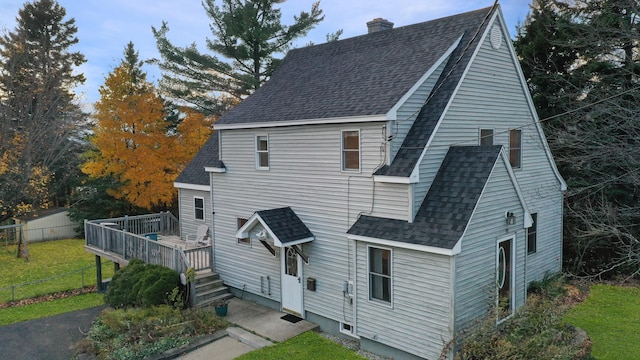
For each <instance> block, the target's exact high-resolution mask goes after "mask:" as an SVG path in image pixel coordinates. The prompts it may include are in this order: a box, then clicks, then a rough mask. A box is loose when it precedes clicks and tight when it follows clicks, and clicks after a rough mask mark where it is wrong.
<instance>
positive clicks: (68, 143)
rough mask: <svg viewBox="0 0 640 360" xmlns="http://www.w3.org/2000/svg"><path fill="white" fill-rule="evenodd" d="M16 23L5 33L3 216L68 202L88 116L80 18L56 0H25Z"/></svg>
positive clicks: (1, 49)
mask: <svg viewBox="0 0 640 360" xmlns="http://www.w3.org/2000/svg"><path fill="white" fill-rule="evenodd" d="M16 20H17V26H16V28H15V29H14V30H12V31H9V32H7V33H6V34H5V35H3V36H2V37H0V221H1V220H2V219H4V218H7V217H10V216H14V215H19V214H21V213H25V212H30V211H33V210H35V209H38V208H46V207H48V206H51V205H64V204H65V202H66V200H67V196H68V195H69V192H70V186H69V184H70V183H72V180H71V179H73V178H75V175H77V167H76V166H75V164H77V163H78V150H79V148H80V146H79V143H78V142H77V139H78V138H79V137H78V136H79V135H78V132H79V131H80V130H81V128H82V126H81V124H82V121H83V120H84V114H83V113H82V112H81V111H80V108H79V106H78V105H77V104H76V102H75V100H76V99H75V94H74V93H73V88H74V87H75V86H76V85H78V84H81V83H83V82H84V76H83V75H82V74H74V70H75V68H76V67H78V66H79V65H81V64H82V63H83V62H84V61H85V59H84V56H83V55H82V54H81V53H79V52H74V51H71V47H72V46H73V45H74V44H76V43H77V42H78V39H77V38H76V35H75V34H76V32H77V28H76V26H75V20H74V19H73V18H72V19H66V11H65V9H64V8H63V7H61V6H60V5H59V4H58V3H57V2H56V1H53V0H37V1H34V2H30V3H29V2H28V3H25V5H24V7H23V8H22V9H21V10H20V11H19V13H18V16H17V18H16Z"/></svg>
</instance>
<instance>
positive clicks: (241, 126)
mask: <svg viewBox="0 0 640 360" xmlns="http://www.w3.org/2000/svg"><path fill="white" fill-rule="evenodd" d="M387 120H389V119H387V116H386V115H367V116H353V117H339V118H326V119H302V120H287V121H270V122H262V123H261V122H258V123H255V122H252V123H241V124H217V123H214V124H213V128H214V129H215V130H231V129H256V128H267V127H282V126H296V125H322V124H350V123H363V122H377V121H387Z"/></svg>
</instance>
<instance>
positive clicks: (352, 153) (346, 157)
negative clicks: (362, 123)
mask: <svg viewBox="0 0 640 360" xmlns="http://www.w3.org/2000/svg"><path fill="white" fill-rule="evenodd" d="M342 170H346V171H360V130H344V131H342Z"/></svg>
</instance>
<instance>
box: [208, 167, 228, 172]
mask: <svg viewBox="0 0 640 360" xmlns="http://www.w3.org/2000/svg"><path fill="white" fill-rule="evenodd" d="M204 171H206V172H210V173H226V172H227V169H226V168H219V167H212V166H205V167H204Z"/></svg>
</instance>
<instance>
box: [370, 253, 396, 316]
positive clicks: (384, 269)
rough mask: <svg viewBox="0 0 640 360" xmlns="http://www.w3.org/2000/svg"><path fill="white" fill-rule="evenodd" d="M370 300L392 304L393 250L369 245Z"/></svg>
mask: <svg viewBox="0 0 640 360" xmlns="http://www.w3.org/2000/svg"><path fill="white" fill-rule="evenodd" d="M368 255H369V258H368V263H369V300H376V301H383V302H387V303H389V304H391V250H389V249H383V248H377V247H373V246H370V247H369V254H368Z"/></svg>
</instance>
